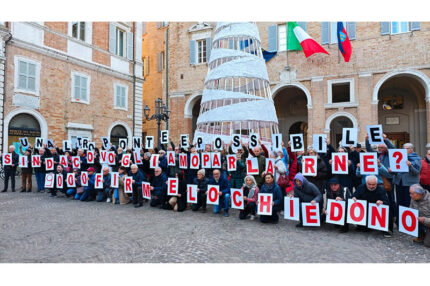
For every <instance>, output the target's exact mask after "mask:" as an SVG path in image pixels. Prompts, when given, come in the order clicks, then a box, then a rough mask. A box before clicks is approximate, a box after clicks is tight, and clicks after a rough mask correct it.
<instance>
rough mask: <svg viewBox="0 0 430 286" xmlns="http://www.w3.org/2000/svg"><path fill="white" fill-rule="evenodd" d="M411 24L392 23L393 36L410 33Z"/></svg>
mask: <svg viewBox="0 0 430 286" xmlns="http://www.w3.org/2000/svg"><path fill="white" fill-rule="evenodd" d="M409 31H410V29H409V22H391V34H400V33H407V32H409Z"/></svg>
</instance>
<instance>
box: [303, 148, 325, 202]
mask: <svg viewBox="0 0 430 286" xmlns="http://www.w3.org/2000/svg"><path fill="white" fill-rule="evenodd" d="M308 156H317V175H316V176H305V178H306V179H307V180H308V181H309V182H311V183H312V184H314V185H315V186H317V188H318V190H320V192H321V194H324V193H325V185H326V178H327V175H328V169H327V165H326V163H325V162H324V160H323V159H321V157H320V156H319V155H318V154H317V152H316V151H315V149H314V148H313V147H310V148H308ZM300 167H301V166H300Z"/></svg>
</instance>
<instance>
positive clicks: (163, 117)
mask: <svg viewBox="0 0 430 286" xmlns="http://www.w3.org/2000/svg"><path fill="white" fill-rule="evenodd" d="M150 111H151V110H150V109H149V107H148V105H146V106H145V108H144V109H143V114H144V115H145V118H146V120H157V125H158V133H157V134H158V137H157V148H158V149H161V144H160V137H161V131H160V124H161V121H165V122H167V120H168V119H169V114H170V110H169V109H168V108H167V106H166V105H165V104H164V103H163V100H162V99H161V98H157V99H156V100H155V113H154V114H153V115H151V116H149V113H150Z"/></svg>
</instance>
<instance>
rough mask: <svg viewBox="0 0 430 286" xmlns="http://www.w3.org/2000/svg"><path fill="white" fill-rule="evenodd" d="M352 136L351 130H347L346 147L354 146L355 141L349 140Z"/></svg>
mask: <svg viewBox="0 0 430 286" xmlns="http://www.w3.org/2000/svg"><path fill="white" fill-rule="evenodd" d="M350 136H351V130H346V139H345V144H346V145H353V144H354V141H352V140H351V139H349V137H350Z"/></svg>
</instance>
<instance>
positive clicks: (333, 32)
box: [330, 22, 348, 44]
mask: <svg viewBox="0 0 430 286" xmlns="http://www.w3.org/2000/svg"><path fill="white" fill-rule="evenodd" d="M343 27H344V28H345V30H346V32H347V33H348V25H347V24H346V22H343ZM330 44H337V22H330Z"/></svg>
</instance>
